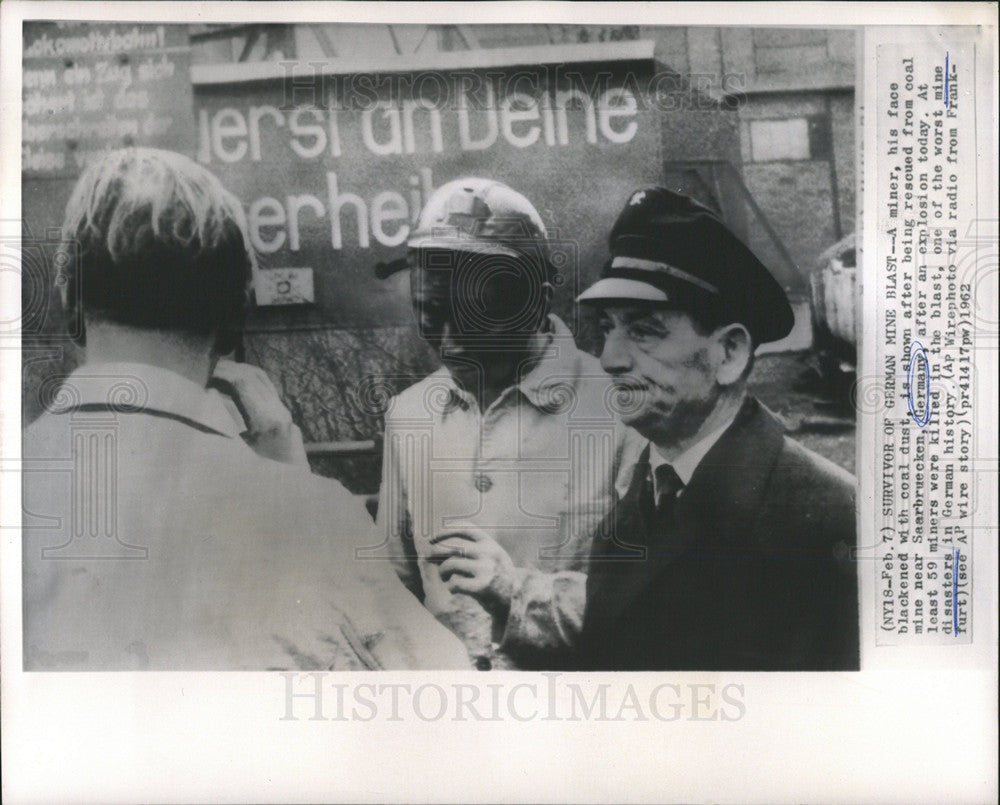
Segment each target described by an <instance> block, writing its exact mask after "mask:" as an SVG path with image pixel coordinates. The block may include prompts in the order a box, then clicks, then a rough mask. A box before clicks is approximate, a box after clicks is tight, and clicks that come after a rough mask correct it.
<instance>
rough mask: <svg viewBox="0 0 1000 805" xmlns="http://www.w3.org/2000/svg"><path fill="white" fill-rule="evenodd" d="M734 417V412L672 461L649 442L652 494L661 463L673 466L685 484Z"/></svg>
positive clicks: (689, 480)
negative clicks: (657, 470)
mask: <svg viewBox="0 0 1000 805" xmlns="http://www.w3.org/2000/svg"><path fill="white" fill-rule="evenodd" d="M735 419H736V414H735V413H734V414H733V415H732V416H731V417H730V418H729V419H728V420H726V421H725V422H723V423H722V425H720V426H719V427H718V428H716V429H715V430H713V431H711V432H710V433H707V434H705V435H704V436H703V437H702V438H701V439H699V440H698V441H697V442H695V443H694V444H693V445H691V446H690V447H689V448H688V449H687V450H685V451H684V452H683V453H681V454H680V455H679V456H677V458H675V459H674V460H673V461H667V459H666V458H664V457H663V454H662V453H661V452H660V449H659V448H658V447H657V446H656V445H655V444H653V443H652V442H650V443H649V469H650V472H652V473H653V493H654V495H656V494H658V493H659V491H660V490H659V489H657V488H656V486H657V481H656V469H657V467H660V466H662V465H663V464H669V465H670V466H672V467H673V468H674V472H676V473H677V477H679V478H680V479H681V483H683V484H684V486H687V485H688V484H689V483H690V482H691V476H693V475H694V471H695V470H696V469H698V465H699V464H701V460H702V459H703V458H705V455H706V454H707V453H708V451H709V450H711V449H712V446H713V445H714V444H715V443H716V442H717V441H719V439H720V437H721V436H722V434H723V433H725V432H726V429H727V428H728V427H729V426H730V425H732V424H733V420H735Z"/></svg>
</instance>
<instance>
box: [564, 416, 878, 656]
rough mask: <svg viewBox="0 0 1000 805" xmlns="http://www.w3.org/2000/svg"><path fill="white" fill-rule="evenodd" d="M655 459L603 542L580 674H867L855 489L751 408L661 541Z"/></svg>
mask: <svg viewBox="0 0 1000 805" xmlns="http://www.w3.org/2000/svg"><path fill="white" fill-rule="evenodd" d="M648 456H649V453H648V451H647V452H646V453H645V454H644V455H643V458H642V459H640V462H639V465H638V466H637V468H636V472H635V474H634V476H633V478H632V483H631V486H630V488H629V490H628V492H627V494H626V495H625V496H624V497H623V498H622V499H621V500H620V501H619V502H618V505H617V507H616V509H615V511H614V512H612V513H611V515H609V517H608V518H607V519H606V520H605V522H604V523H603V524H602V526H601V529H600V530H599V532H598V534H597V537H596V538H595V540H594V552H593V555H592V561H591V567H590V573H589V575H588V578H587V608H586V613H585V616H584V624H583V631H582V634H581V638H580V646H579V650H580V655H579V657H578V664H579V667H580V668H584V669H598V670H599V669H603V670H746V671H750V670H755V671H764V670H833V669H857V668H858V662H859V659H858V592H857V575H856V566H855V563H854V562H853V561H852V559H853V555H854V554H853V550H852V549H853V547H854V544H855V510H854V479H853V478H852V476H850V475H849V474H847V473H845V472H844V471H843V470H841V469H839V468H838V467H836V466H835V465H833V464H832V463H830V462H829V461H827V460H826V459H824V458H821V457H820V456H818V455H816V454H814V453H812V452H810V451H808V450H806V449H805V448H804V447H802V446H801V445H799V444H798V443H796V442H794V441H792V440H791V439H788V438H787V437H785V435H784V430H783V428H782V426H781V423H780V422H779V421H778V420H777V419H776V418H775V417H774V415H773V414H771V413H770V412H769V411H768V410H767V409H766V408H764V406H762V405H761V404H760V403H759V402H758V401H757V400H755V399H752V398H751V399H748V400H747V401H746V403H745V404H744V405H743V407H742V408H741V410H740V413H739V414H738V415H737V417H736V420H735V421H734V422H733V424H732V425H731V426H730V427H729V428H728V429H727V430H726V431H725V432H724V433H723V435H722V436H721V437H720V439H719V441H718V442H716V443H715V445H713V446H712V448H711V449H710V450H709V452H708V453H707V454H706V455H705V457H704V459H703V460H702V462H701V463H700V464H699V465H698V468H697V469H696V470H695V472H694V475H693V476H692V477H691V479H690V483H689V484H688V485H687V487H685V488H684V490H683V492H682V493H681V495H680V497H678V498H677V501H676V504H675V508H674V528H673V529H671V534H672V535H671V536H669V537H665V536H664V535H663V534H657V533H654V532H656V531H657V529H656V528H655V527H654V525H653V519H654V515H653V512H652V503H651V491H650V487H649V480H648V479H649V464H648Z"/></svg>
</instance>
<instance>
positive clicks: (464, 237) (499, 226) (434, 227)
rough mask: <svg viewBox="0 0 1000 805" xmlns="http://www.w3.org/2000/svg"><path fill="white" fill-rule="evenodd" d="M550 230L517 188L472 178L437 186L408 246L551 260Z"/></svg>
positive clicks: (428, 200)
mask: <svg viewBox="0 0 1000 805" xmlns="http://www.w3.org/2000/svg"><path fill="white" fill-rule="evenodd" d="M547 234H548V233H547V232H546V230H545V224H543V223H542V218H541V216H540V215H539V214H538V210H536V209H535V207H534V206H533V205H532V203H531V202H530V201H528V199H526V198H525V197H524V196H522V195H521V194H520V193H518V192H517V191H516V190H512V189H511V188H510V187H508V186H507V185H505V184H504V183H503V182H497V181H494V180H493V179H479V178H467V179H456V180H455V181H453V182H448V183H447V184H444V185H442V186H441V187H439V188H438V189H437V190H435V191H434V193H433V194H432V195H431V197H430V198H429V199H427V203H426V204H425V205H424V209H423V211H422V212H421V213H420V220H419V221H418V223H417V227H416V229H415V230H414V231H413V233H412V234H411V235H410V239H409V241H408V242H407V245H408V246H409V247H410V248H411V249H448V250H452V251H464V252H475V253H479V254H496V255H503V256H506V257H521V256H528V257H531V258H533V259H538V257H539V256H541V257H543V258H544V259H546V260H548V252H547V249H546V238H547Z"/></svg>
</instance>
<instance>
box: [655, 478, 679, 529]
mask: <svg viewBox="0 0 1000 805" xmlns="http://www.w3.org/2000/svg"><path fill="white" fill-rule="evenodd" d="M654 474H655V476H656V483H655V484H654V485H653V489H654V495H655V500H654V506H655V508H654V511H655V520H656V525H657V527H658V530H661V531H666V530H668V529H670V528H671V527H672V526H673V524H674V504H675V503H676V502H677V493H678V492H680V491H681V489H683V487H684V482H683V481H682V480H681V479H680V476H679V475H678V474H677V471H676V470H674V468H673V467H671V466H670V465H669V464H661V465H660V466H659V467H657V468H656V471H655V473H654Z"/></svg>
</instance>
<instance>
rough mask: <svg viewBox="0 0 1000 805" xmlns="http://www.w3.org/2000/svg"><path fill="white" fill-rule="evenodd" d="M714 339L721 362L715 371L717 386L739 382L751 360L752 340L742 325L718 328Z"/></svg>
mask: <svg viewBox="0 0 1000 805" xmlns="http://www.w3.org/2000/svg"><path fill="white" fill-rule="evenodd" d="M715 337H716V339H717V343H718V344H719V347H720V348H721V354H722V361H721V363H720V364H719V368H718V369H717V370H716V380H717V381H718V382H719V385H722V386H731V385H732V384H733V383H736V382H738V381H739V380H741V379H742V378H743V377H744V375H745V373H746V368H747V366H749V365H750V361H751V360H752V358H753V339H752V338H751V337H750V332H749V331H748V330H747V328H746V327H744V326H743V325H742V324H730V325H727V326H726V327H722V328H720V329H719V330H718V331H717V332H716V334H715Z"/></svg>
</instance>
